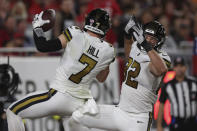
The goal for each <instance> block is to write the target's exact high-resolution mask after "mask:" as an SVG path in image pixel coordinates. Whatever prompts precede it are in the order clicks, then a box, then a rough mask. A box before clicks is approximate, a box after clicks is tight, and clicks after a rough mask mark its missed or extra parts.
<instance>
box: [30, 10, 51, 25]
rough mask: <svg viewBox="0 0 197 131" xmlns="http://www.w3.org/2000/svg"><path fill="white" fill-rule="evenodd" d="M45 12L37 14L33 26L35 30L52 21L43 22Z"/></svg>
mask: <svg viewBox="0 0 197 131" xmlns="http://www.w3.org/2000/svg"><path fill="white" fill-rule="evenodd" d="M43 13H44V12H43V11H42V12H40V14H36V15H35V16H34V20H33V21H32V26H33V28H34V29H36V28H41V27H42V26H43V25H44V24H47V23H49V22H50V21H49V20H43V19H42V15H43Z"/></svg>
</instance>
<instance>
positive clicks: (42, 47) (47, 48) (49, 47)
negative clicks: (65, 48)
mask: <svg viewBox="0 0 197 131" xmlns="http://www.w3.org/2000/svg"><path fill="white" fill-rule="evenodd" d="M33 36H34V41H35V45H36V48H37V49H38V51H40V52H53V51H58V50H60V49H62V44H61V41H60V40H59V39H58V38H56V39H53V40H46V38H45V37H44V32H43V31H42V29H41V28H36V29H34V30H33Z"/></svg>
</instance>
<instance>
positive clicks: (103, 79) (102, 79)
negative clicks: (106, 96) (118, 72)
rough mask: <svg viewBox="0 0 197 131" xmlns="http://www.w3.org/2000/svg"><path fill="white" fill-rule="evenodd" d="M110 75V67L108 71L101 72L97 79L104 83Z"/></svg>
mask: <svg viewBox="0 0 197 131" xmlns="http://www.w3.org/2000/svg"><path fill="white" fill-rule="evenodd" d="M108 74H109V66H108V67H107V68H106V69H104V70H102V71H100V72H99V74H98V75H97V76H96V79H97V80H98V81H99V82H104V81H105V80H106V79H107V76H108Z"/></svg>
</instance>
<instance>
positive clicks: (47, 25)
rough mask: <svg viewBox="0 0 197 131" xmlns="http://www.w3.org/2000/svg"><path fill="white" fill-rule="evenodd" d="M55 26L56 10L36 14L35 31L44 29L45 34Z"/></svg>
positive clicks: (33, 22)
mask: <svg viewBox="0 0 197 131" xmlns="http://www.w3.org/2000/svg"><path fill="white" fill-rule="evenodd" d="M54 24H55V10H53V9H48V10H45V11H42V12H40V14H36V15H35V17H34V20H33V21H32V26H33V29H36V28H42V30H43V31H44V32H46V31H48V30H50V29H51V28H52V27H53V26H54Z"/></svg>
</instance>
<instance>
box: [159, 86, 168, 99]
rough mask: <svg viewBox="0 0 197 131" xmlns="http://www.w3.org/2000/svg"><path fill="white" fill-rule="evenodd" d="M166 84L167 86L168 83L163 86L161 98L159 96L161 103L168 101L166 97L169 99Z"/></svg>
mask: <svg viewBox="0 0 197 131" xmlns="http://www.w3.org/2000/svg"><path fill="white" fill-rule="evenodd" d="M166 86H167V84H164V85H163V86H162V87H161V95H160V98H159V101H160V102H161V103H165V101H166V99H167V93H166Z"/></svg>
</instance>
